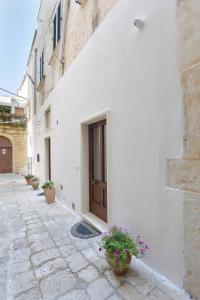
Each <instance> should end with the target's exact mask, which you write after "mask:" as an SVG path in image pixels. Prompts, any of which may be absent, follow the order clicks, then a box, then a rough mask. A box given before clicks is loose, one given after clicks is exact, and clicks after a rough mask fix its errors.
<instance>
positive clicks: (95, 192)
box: [89, 120, 107, 222]
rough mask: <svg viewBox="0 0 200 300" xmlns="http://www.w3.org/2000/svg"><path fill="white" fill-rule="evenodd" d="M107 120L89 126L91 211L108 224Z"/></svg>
mask: <svg viewBox="0 0 200 300" xmlns="http://www.w3.org/2000/svg"><path fill="white" fill-rule="evenodd" d="M106 148H107V143H106V120H103V121H101V122H98V123H95V124H92V125H90V126H89V188H90V211H91V212H92V213H93V214H95V215H96V216H98V217H99V218H101V219H102V220H104V221H105V222H107V157H106V153H107V151H106Z"/></svg>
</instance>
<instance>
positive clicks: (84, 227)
mask: <svg viewBox="0 0 200 300" xmlns="http://www.w3.org/2000/svg"><path fill="white" fill-rule="evenodd" d="M71 234H72V235H73V236H75V237H78V238H80V239H90V238H93V237H95V236H98V235H100V232H99V231H98V230H96V229H95V228H93V227H92V226H91V225H89V224H88V223H86V222H85V221H82V222H78V223H77V224H75V225H74V226H73V227H72V229H71Z"/></svg>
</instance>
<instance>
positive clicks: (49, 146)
mask: <svg viewBox="0 0 200 300" xmlns="http://www.w3.org/2000/svg"><path fill="white" fill-rule="evenodd" d="M48 148H49V180H51V139H50V138H49V145H48Z"/></svg>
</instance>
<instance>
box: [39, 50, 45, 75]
mask: <svg viewBox="0 0 200 300" xmlns="http://www.w3.org/2000/svg"><path fill="white" fill-rule="evenodd" d="M44 78H45V75H44V49H43V50H42V54H41V56H40V81H41V80H43V79H44Z"/></svg>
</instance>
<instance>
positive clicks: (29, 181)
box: [24, 174, 34, 185]
mask: <svg viewBox="0 0 200 300" xmlns="http://www.w3.org/2000/svg"><path fill="white" fill-rule="evenodd" d="M33 177H34V176H33V175H32V174H28V175H25V176H24V178H25V179H26V183H27V184H28V185H31V180H32V178H33Z"/></svg>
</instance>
